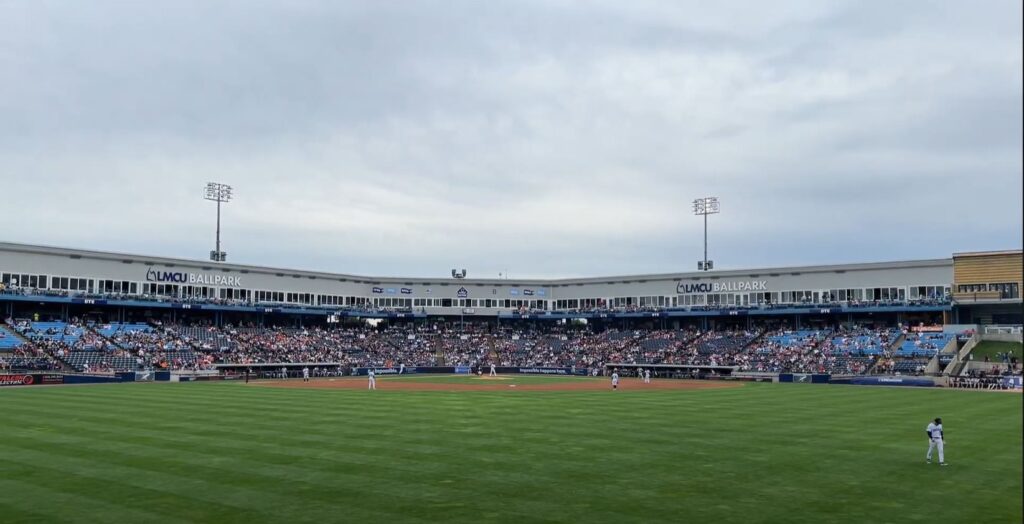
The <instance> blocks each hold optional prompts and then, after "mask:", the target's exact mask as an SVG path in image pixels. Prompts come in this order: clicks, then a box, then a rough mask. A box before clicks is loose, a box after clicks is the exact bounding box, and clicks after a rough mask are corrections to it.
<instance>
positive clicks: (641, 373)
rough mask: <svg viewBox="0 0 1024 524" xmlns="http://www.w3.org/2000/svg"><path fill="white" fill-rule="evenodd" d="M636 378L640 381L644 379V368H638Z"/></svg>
mask: <svg viewBox="0 0 1024 524" xmlns="http://www.w3.org/2000/svg"><path fill="white" fill-rule="evenodd" d="M636 378H638V379H640V380H643V379H644V368H636Z"/></svg>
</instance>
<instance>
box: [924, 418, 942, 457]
mask: <svg viewBox="0 0 1024 524" xmlns="http://www.w3.org/2000/svg"><path fill="white" fill-rule="evenodd" d="M925 431H926V432H927V433H928V454H927V455H925V460H927V461H928V463H929V464H931V463H932V450H933V449H935V448H939V465H940V466H945V465H946V455H945V453H943V449H942V448H943V447H945V444H946V440H945V437H944V436H943V434H942V419H941V418H937V419H935V421H934V422H929V423H928V428H927V429H925Z"/></svg>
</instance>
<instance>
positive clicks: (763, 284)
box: [676, 280, 768, 295]
mask: <svg viewBox="0 0 1024 524" xmlns="http://www.w3.org/2000/svg"><path fill="white" fill-rule="evenodd" d="M767 290H768V281H767V280H746V281H739V282H713V283H712V282H701V283H700V284H686V283H683V282H679V283H678V284H676V293H677V294H680V295H691V294H694V293H725V292H730V291H767Z"/></svg>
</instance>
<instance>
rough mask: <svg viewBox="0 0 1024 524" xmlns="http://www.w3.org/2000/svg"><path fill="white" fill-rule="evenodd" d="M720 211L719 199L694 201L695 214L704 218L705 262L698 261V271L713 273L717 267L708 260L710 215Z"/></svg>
mask: <svg viewBox="0 0 1024 524" xmlns="http://www.w3.org/2000/svg"><path fill="white" fill-rule="evenodd" d="M720 211H721V208H720V207H719V204H718V197H704V198H698V199H696V200H694V201H693V214H694V215H698V216H700V215H703V216H704V260H698V261H697V270H698V271H711V270H712V269H713V268H714V267H715V262H714V261H713V260H708V215H716V214H718V213H719V212H720Z"/></svg>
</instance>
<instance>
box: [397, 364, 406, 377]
mask: <svg viewBox="0 0 1024 524" xmlns="http://www.w3.org/2000/svg"><path fill="white" fill-rule="evenodd" d="M403 373H405V363H400V364H398V374H399V375H401V374H403Z"/></svg>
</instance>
